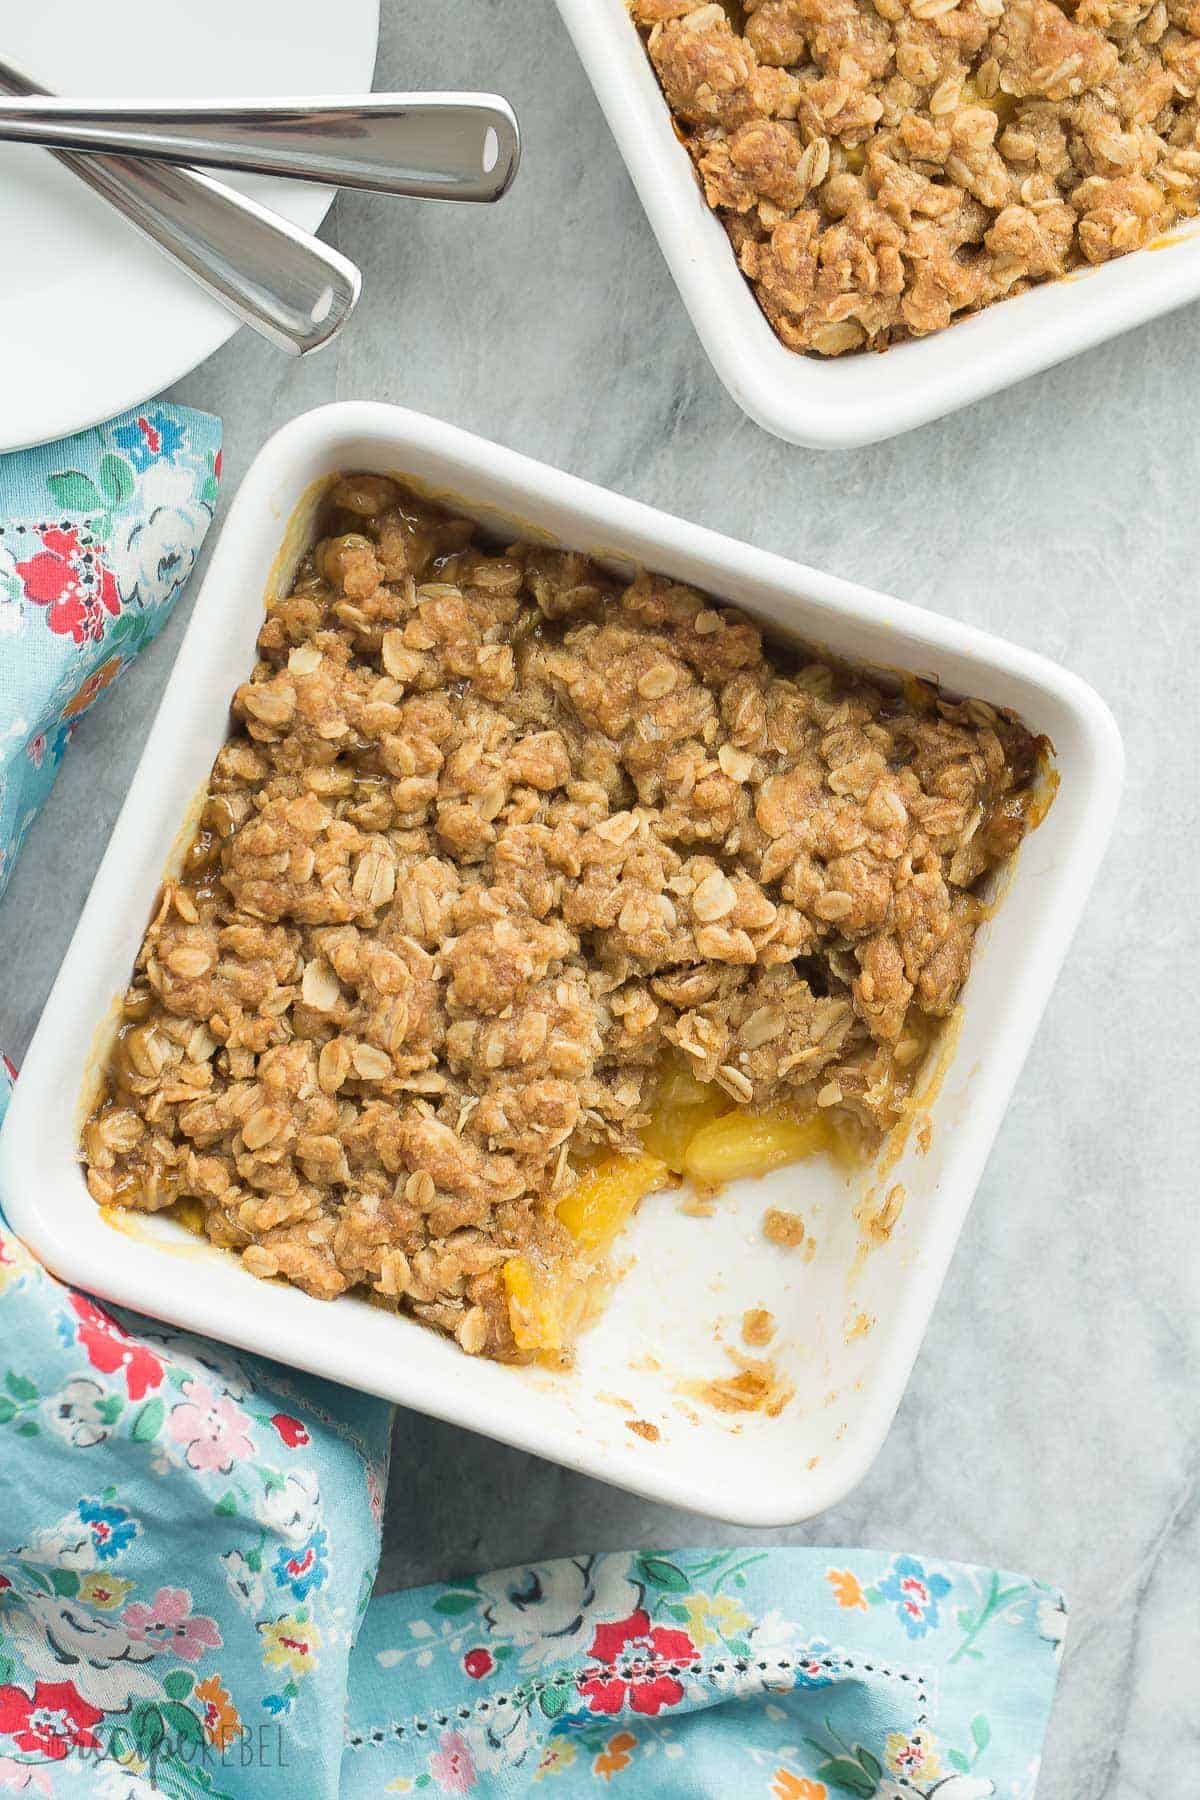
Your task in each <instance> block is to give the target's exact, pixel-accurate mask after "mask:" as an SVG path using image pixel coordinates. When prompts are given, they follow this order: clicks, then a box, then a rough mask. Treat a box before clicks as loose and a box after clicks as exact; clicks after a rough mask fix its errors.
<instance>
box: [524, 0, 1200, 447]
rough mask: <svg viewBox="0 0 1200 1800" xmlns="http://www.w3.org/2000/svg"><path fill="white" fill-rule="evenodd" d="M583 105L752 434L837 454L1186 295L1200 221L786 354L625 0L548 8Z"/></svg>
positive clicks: (1197, 265)
mask: <svg viewBox="0 0 1200 1800" xmlns="http://www.w3.org/2000/svg"><path fill="white" fill-rule="evenodd" d="M558 10H559V12H560V13H561V15H562V18H563V21H564V23H565V25H566V27H567V30H568V31H569V32H570V34H571V37H572V38H573V39H574V42H575V47H576V49H577V50H578V52H579V55H580V58H581V59H582V61H583V65H584V68H585V69H586V70H587V73H588V76H589V77H590V79H591V83H592V86H593V88H594V89H595V91H596V97H597V99H598V100H599V102H600V105H601V107H602V108H603V110H604V112H605V114H606V116H607V119H608V123H609V127H610V129H611V130H612V134H613V136H614V138H615V139H616V141H617V146H618V148H619V149H620V151H621V155H622V156H623V157H624V159H625V164H626V167H627V168H628V170H629V174H630V177H631V179H632V181H633V185H634V187H635V188H636V189H637V191H638V194H639V196H640V198H641V202H642V205H643V206H644V207H645V209H646V214H647V217H648V218H649V220H650V224H651V226H652V227H653V229H654V232H655V235H656V236H657V238H658V242H659V245H660V247H661V249H662V253H663V255H664V256H665V257H666V259H667V264H668V267H669V268H670V270H671V273H672V275H673V276H674V277H675V281H676V284H677V285H678V288H679V291H680V293H681V294H682V296H683V300H684V304H685V305H686V307H687V309H688V312H689V313H690V314H691V317H692V323H693V325H694V326H695V327H696V330H697V332H698V333H699V335H700V341H701V343H702V344H703V345H704V348H705V350H706V351H707V352H708V355H709V358H710V360H711V362H712V365H713V367H714V368H715V370H716V371H717V374H718V375H719V376H720V378H721V380H722V381H723V382H724V384H725V386H726V387H727V388H728V390H729V392H730V394H731V395H732V396H733V398H734V399H735V400H736V401H737V403H738V405H739V406H740V407H741V408H742V410H743V411H744V412H746V413H748V414H749V415H750V417H751V418H752V419H754V420H755V421H756V423H757V424H759V425H761V426H762V427H763V429H764V430H766V431H770V432H773V433H774V434H775V436H776V437H781V438H785V439H786V440H787V442H788V443H791V444H806V445H808V446H809V447H810V448H812V449H816V450H837V449H850V448H853V447H855V446H857V445H860V444H873V443H877V442H878V441H879V440H880V439H882V438H889V437H895V436H896V435H897V434H898V433H899V432H902V431H911V430H912V428H913V427H914V426H915V425H924V424H927V423H928V421H929V420H930V419H940V418H942V417H943V416H944V415H945V414H946V413H950V412H954V411H956V410H957V408H958V407H960V406H966V405H967V404H968V403H969V402H970V401H972V400H981V399H983V398H984V397H985V396H986V395H987V394H994V393H996V392H997V390H998V389H1000V388H1004V387H1009V386H1011V385H1012V383H1013V382H1016V381H1022V380H1024V378H1025V377H1026V376H1027V375H1036V374H1037V373H1038V372H1039V371H1040V370H1042V369H1048V368H1051V367H1052V366H1053V365H1054V364H1055V363H1058V362H1063V361H1064V360H1065V359H1066V358H1067V357H1069V356H1075V355H1077V354H1078V353H1079V352H1080V351H1081V350H1089V349H1091V348H1092V346H1093V345H1095V344H1102V343H1104V342H1105V340H1106V339H1107V338H1110V337H1115V336H1116V335H1117V334H1118V332H1122V331H1128V330H1129V329H1130V328H1131V327H1132V326H1134V325H1141V324H1144V323H1145V321H1146V320H1147V319H1153V318H1157V317H1158V315H1159V314H1160V313H1167V312H1170V311H1171V310H1172V308H1174V307H1176V306H1182V305H1184V304H1185V302H1187V301H1189V300H1195V299H1197V298H1200V226H1198V225H1197V222H1196V221H1195V220H1193V221H1191V223H1190V225H1185V226H1182V227H1180V228H1178V229H1177V230H1176V231H1175V232H1173V233H1171V234H1170V235H1169V236H1168V237H1166V238H1164V239H1163V240H1162V248H1163V249H1164V250H1166V251H1167V252H1168V253H1167V254H1159V253H1158V251H1157V250H1154V251H1145V250H1143V251H1137V252H1135V253H1134V254H1133V255H1131V256H1124V257H1120V258H1118V259H1117V260H1116V261H1115V262H1111V263H1107V264H1105V265H1104V266H1103V267H1100V268H1096V269H1091V270H1087V271H1083V272H1080V273H1078V274H1073V275H1071V276H1070V277H1069V278H1068V279H1066V280H1065V281H1058V282H1051V283H1048V284H1047V285H1045V286H1043V287H1038V288H1034V289H1032V290H1031V291H1030V292H1029V293H1027V294H1021V295H1018V296H1017V297H1016V298H1015V299H1012V300H1006V301H1002V302H1001V303H1000V304H998V305H996V306H991V307H988V308H987V309H986V310H985V311H984V312H981V313H978V314H976V315H974V316H973V317H971V318H966V319H963V320H961V321H960V322H959V323H958V324H955V325H953V326H951V327H950V328H949V329H948V330H946V331H941V332H936V333H934V334H933V335H932V336H931V337H926V338H919V339H914V340H913V341H911V342H909V343H901V344H895V345H893V346H892V347H891V348H890V349H889V350H888V351H887V352H886V354H884V355H882V356H880V355H872V354H865V355H860V356H843V357H836V358H832V359H828V360H827V359H823V358H821V357H816V356H802V355H798V354H797V353H796V352H795V351H792V350H786V349H785V348H784V346H783V345H782V344H781V343H780V342H779V340H778V338H777V337H776V336H775V334H774V332H773V331H772V330H771V327H770V326H769V325H768V324H767V321H766V319H765V317H764V316H763V313H762V312H761V310H760V308H759V305H758V302H757V300H756V299H755V297H754V293H753V290H752V289H751V287H750V284H749V283H748V282H747V281H746V279H745V277H744V276H743V275H742V273H741V271H740V269H739V268H738V266H737V262H736V260H735V257H734V254H733V251H732V249H731V248H730V245H729V240H728V238H727V237H726V235H725V230H724V227H723V226H722V225H721V224H720V222H719V221H718V220H717V218H716V217H715V215H714V214H713V213H712V212H710V211H709V208H708V206H707V204H706V203H705V199H704V195H703V193H702V192H701V190H700V186H699V183H698V182H697V180H696V175H695V171H694V169H693V167H692V162H691V159H690V157H689V156H688V153H687V151H686V150H685V149H684V147H683V145H682V144H681V143H680V142H679V140H678V138H677V137H676V136H675V132H674V130H673V128H672V123H671V115H670V112H669V110H668V107H667V103H666V101H665V100H664V98H663V95H662V92H661V90H660V88H659V85H658V79H657V77H656V75H655V73H654V69H653V67H652V66H651V63H650V59H649V57H648V56H647V54H646V51H645V48H644V46H643V44H642V40H641V39H640V37H639V36H638V33H637V30H636V28H635V27H634V25H633V22H632V20H631V19H630V16H629V13H628V11H627V9H626V4H625V0H558Z"/></svg>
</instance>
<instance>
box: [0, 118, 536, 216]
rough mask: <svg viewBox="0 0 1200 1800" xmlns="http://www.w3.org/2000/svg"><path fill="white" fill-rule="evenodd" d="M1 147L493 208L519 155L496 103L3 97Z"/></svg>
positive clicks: (512, 123)
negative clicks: (107, 155)
mask: <svg viewBox="0 0 1200 1800" xmlns="http://www.w3.org/2000/svg"><path fill="white" fill-rule="evenodd" d="M0 138H8V139H15V140H19V141H20V142H22V143H30V144H42V145H45V146H48V147H52V148H55V149H59V150H85V151H86V150H105V151H117V152H119V153H120V154H121V155H123V156H136V157H146V158H152V159H156V160H157V159H160V158H161V159H163V160H165V161H168V162H182V163H198V164H200V165H202V166H207V167H210V168H222V169H246V170H251V171H253V172H254V173H256V174H260V175H284V176H290V177H292V178H293V179H295V180H300V181H320V182H328V183H330V184H332V185H336V186H338V187H355V188H367V189H369V190H370V191H371V192H373V193H384V194H414V195H417V196H419V197H421V198H423V199H437V200H498V199H499V198H500V196H501V195H502V194H503V193H504V192H505V190H506V189H507V188H508V186H509V184H510V183H511V181H512V179H513V177H514V175H515V174H516V172H517V165H518V162H519V161H520V154H521V144H520V134H519V132H518V129H517V121H516V118H515V116H514V114H513V111H512V108H511V107H510V106H509V105H508V103H507V101H505V100H502V99H500V98H499V96H497V95H495V94H369V95H366V96H363V97H362V98H357V99H337V98H323V97H319V98H316V99H308V100H290V101H280V100H245V101H242V100H218V101H205V102H202V103H184V104H181V105H176V106H163V105H157V104H156V105H148V104H147V103H146V102H144V101H139V100H105V101H79V100H57V99H26V100H8V101H5V102H3V103H2V104H0Z"/></svg>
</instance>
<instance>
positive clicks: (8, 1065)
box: [0, 1056, 17, 1081]
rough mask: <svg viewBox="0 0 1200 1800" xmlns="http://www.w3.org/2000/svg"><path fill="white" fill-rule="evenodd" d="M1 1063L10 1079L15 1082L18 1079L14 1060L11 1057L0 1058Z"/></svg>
mask: <svg viewBox="0 0 1200 1800" xmlns="http://www.w3.org/2000/svg"><path fill="white" fill-rule="evenodd" d="M0 1063H3V1064H4V1067H5V1070H6V1071H7V1073H8V1075H9V1077H10V1078H11V1079H12V1080H13V1081H15V1080H16V1079H17V1065H16V1063H15V1062H13V1060H12V1058H11V1057H10V1056H0Z"/></svg>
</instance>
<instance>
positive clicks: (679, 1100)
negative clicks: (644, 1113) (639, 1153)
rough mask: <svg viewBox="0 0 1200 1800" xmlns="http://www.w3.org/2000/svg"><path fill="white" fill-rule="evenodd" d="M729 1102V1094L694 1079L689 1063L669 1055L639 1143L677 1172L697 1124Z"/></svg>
mask: <svg viewBox="0 0 1200 1800" xmlns="http://www.w3.org/2000/svg"><path fill="white" fill-rule="evenodd" d="M732 1106H733V1101H732V1100H731V1099H730V1098H729V1095H728V1094H727V1093H725V1091H724V1089H722V1088H719V1087H718V1086H717V1084H716V1082H715V1081H697V1080H696V1077H695V1076H694V1075H693V1074H692V1071H691V1066H690V1064H688V1063H687V1062H685V1061H684V1060H683V1059H682V1058H680V1059H679V1060H678V1061H676V1060H674V1059H673V1060H672V1061H671V1062H669V1063H668V1064H667V1066H666V1068H665V1069H664V1070H663V1074H662V1076H661V1078H660V1080H659V1084H658V1090H657V1092H656V1094H655V1097H654V1106H653V1109H652V1112H651V1115H650V1123H649V1124H648V1125H647V1126H646V1127H645V1128H644V1130H643V1131H642V1143H643V1144H644V1146H645V1148H646V1149H647V1150H648V1151H649V1153H650V1155H651V1156H657V1157H658V1158H660V1160H661V1161H662V1162H665V1163H666V1165H667V1167H668V1169H674V1171H675V1173H676V1174H677V1175H678V1174H680V1173H681V1172H682V1170H683V1164H684V1156H685V1153H686V1151H687V1147H688V1145H689V1144H690V1143H691V1141H692V1139H693V1138H694V1137H695V1135H696V1133H697V1132H698V1131H699V1130H700V1128H701V1126H703V1125H707V1124H709V1123H710V1121H711V1120H713V1119H719V1118H722V1117H723V1116H724V1115H725V1114H726V1113H727V1112H729V1111H730V1109H731V1108H732Z"/></svg>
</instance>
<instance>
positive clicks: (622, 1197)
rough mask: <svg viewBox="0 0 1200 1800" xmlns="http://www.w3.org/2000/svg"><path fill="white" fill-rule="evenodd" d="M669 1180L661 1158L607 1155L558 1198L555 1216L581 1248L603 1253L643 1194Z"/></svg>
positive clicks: (662, 1185) (668, 1170) (654, 1189)
mask: <svg viewBox="0 0 1200 1800" xmlns="http://www.w3.org/2000/svg"><path fill="white" fill-rule="evenodd" d="M670 1181H671V1171H670V1169H669V1168H668V1167H667V1165H666V1163H665V1162H664V1161H663V1160H662V1158H661V1157H657V1156H610V1157H606V1158H605V1160H604V1161H603V1162H601V1163H597V1164H596V1167H595V1168H594V1169H593V1170H592V1171H591V1173H590V1174H588V1175H585V1176H584V1177H583V1179H582V1181H580V1182H579V1183H578V1184H577V1185H576V1186H575V1187H573V1188H572V1189H571V1192H570V1193H569V1194H567V1195H565V1196H564V1198H563V1199H562V1200H560V1201H559V1203H558V1207H557V1211H558V1216H559V1219H560V1220H561V1222H562V1223H563V1224H564V1225H565V1226H566V1228H567V1230H568V1231H569V1232H570V1233H571V1236H572V1237H573V1238H574V1239H575V1241H576V1243H577V1244H578V1245H579V1247H580V1249H582V1250H584V1251H586V1252H587V1253H588V1255H590V1256H603V1255H604V1253H605V1251H606V1250H608V1249H610V1248H611V1246H612V1244H613V1242H614V1241H615V1239H616V1238H617V1236H618V1235H619V1233H620V1232H621V1231H622V1230H623V1229H624V1227H625V1225H626V1224H627V1223H628V1221H629V1218H630V1216H631V1215H632V1213H633V1209H634V1207H635V1206H636V1205H637V1203H638V1201H639V1200H640V1199H641V1198H642V1196H643V1195H644V1194H653V1193H656V1192H657V1190H658V1189H659V1188H664V1187H668V1186H669V1185H670Z"/></svg>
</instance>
